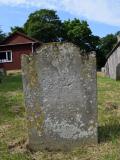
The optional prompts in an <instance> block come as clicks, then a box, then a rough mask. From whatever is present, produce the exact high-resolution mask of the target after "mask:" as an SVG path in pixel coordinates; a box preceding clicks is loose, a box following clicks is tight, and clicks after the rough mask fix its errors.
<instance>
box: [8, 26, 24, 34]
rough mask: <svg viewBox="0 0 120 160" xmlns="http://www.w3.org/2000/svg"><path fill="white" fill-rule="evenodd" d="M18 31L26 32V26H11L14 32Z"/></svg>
mask: <svg viewBox="0 0 120 160" xmlns="http://www.w3.org/2000/svg"><path fill="white" fill-rule="evenodd" d="M16 31H18V32H21V33H25V31H24V28H22V27H19V26H14V27H11V32H12V33H13V32H16Z"/></svg>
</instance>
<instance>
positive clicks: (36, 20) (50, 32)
mask: <svg viewBox="0 0 120 160" xmlns="http://www.w3.org/2000/svg"><path fill="white" fill-rule="evenodd" d="M24 30H25V32H26V33H27V34H28V35H29V36H31V37H34V38H36V39H38V40H40V41H42V42H54V41H59V39H60V37H61V30H62V23H61V20H60V19H59V17H58V16H57V14H56V11H54V10H48V9H41V10H39V11H36V12H34V13H32V14H30V15H29V18H28V20H27V22H26V23H25V24H24Z"/></svg>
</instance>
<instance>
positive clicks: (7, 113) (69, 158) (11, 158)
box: [0, 74, 120, 160]
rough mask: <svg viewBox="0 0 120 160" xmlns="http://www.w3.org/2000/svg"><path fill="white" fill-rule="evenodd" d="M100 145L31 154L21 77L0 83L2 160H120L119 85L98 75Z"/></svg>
mask: <svg viewBox="0 0 120 160" xmlns="http://www.w3.org/2000/svg"><path fill="white" fill-rule="evenodd" d="M97 83H98V122H99V127H98V139H99V144H98V145H92V144H91V145H89V146H84V147H80V148H78V149H76V150H74V151H72V152H69V153H63V152H48V151H45V152H30V151H29V150H27V149H26V144H27V125H26V120H25V107H24V98H23V91H22V80H21V75H10V76H7V77H5V78H4V80H3V83H2V84H0V160H120V82H119V81H117V82H116V81H114V80H111V79H109V78H106V77H104V76H103V75H101V74H98V81H97Z"/></svg>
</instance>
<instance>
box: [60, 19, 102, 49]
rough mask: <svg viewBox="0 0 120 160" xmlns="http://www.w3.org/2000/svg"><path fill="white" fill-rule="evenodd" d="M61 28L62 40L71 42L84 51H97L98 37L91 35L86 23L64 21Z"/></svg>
mask: <svg viewBox="0 0 120 160" xmlns="http://www.w3.org/2000/svg"><path fill="white" fill-rule="evenodd" d="M63 27H64V32H63V39H64V40H66V41H69V42H73V43H74V44H76V45H78V46H79V47H80V48H82V49H84V50H86V51H92V50H96V49H97V45H98V44H99V37H98V36H94V35H92V31H91V29H90V28H89V26H88V24H87V22H86V21H80V20H79V19H74V20H68V21H64V24H63Z"/></svg>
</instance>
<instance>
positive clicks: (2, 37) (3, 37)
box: [0, 29, 6, 42]
mask: <svg viewBox="0 0 120 160" xmlns="http://www.w3.org/2000/svg"><path fill="white" fill-rule="evenodd" d="M5 37H6V35H5V33H3V31H2V30H1V29H0V42H1V41H3V40H4V39H5Z"/></svg>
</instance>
